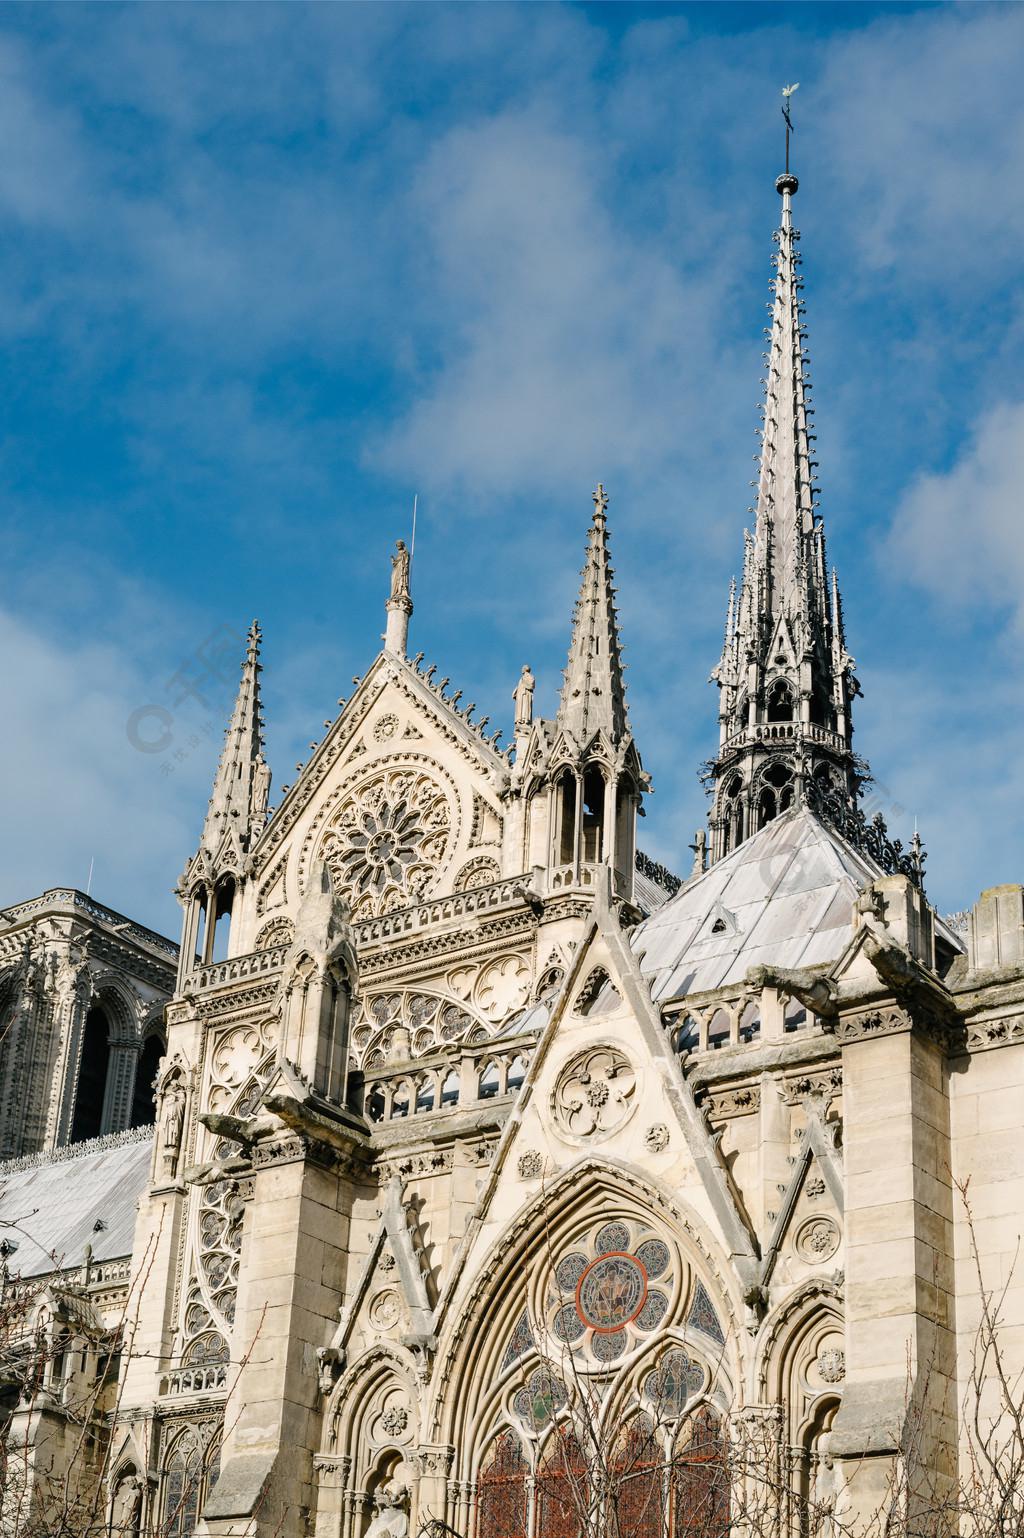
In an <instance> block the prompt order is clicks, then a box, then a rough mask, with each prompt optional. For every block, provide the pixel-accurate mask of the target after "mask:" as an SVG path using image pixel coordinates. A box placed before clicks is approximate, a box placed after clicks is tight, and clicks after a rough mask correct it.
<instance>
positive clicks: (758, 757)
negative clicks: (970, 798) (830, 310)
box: [711, 170, 859, 859]
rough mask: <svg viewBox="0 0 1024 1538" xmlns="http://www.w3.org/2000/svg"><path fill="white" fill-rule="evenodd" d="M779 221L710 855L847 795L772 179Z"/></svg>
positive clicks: (796, 290) (788, 185)
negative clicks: (753, 489)
mask: <svg viewBox="0 0 1024 1538" xmlns="http://www.w3.org/2000/svg"><path fill="white" fill-rule="evenodd" d="M775 186H776V189H777V191H778V192H779V194H780V195H781V197H782V219H781V223H780V226H779V228H778V230H777V231H776V232H775V236H774V239H775V243H776V245H777V247H778V250H777V253H776V255H775V257H774V258H773V261H774V265H775V280H774V284H773V290H774V299H773V304H772V323H771V328H770V330H769V331H768V332H767V333H766V334H767V336H768V337H769V339H770V349H769V352H768V353H767V354H766V355H765V356H766V359H767V377H766V378H765V380H764V381H763V387H764V391H765V404H764V406H763V407H762V408H761V410H762V414H763V423H762V427H761V454H760V468H759V477H758V481H757V507H756V518H755V525H754V533H753V536H751V535H750V534H749V533H747V534H745V536H744V560H743V577H742V581H741V583H740V590H739V598H738V601H737V600H735V599H734V596H733V593H732V592H730V599H729V615H728V621H727V625H726V636H725V645H724V648H723V652H722V659H721V661H720V662H719V664H718V666H717V668H716V669H715V671H714V673H713V674H712V679H713V681H714V682H715V683H717V684H718V687H719V690H720V692H721V698H720V705H719V723H720V742H719V751H718V757H717V758H716V759H714V760H713V762H712V765H711V772H712V779H713V784H714V797H715V799H714V805H713V808H712V813H711V834H712V858H713V859H718V858H720V857H721V856H722V855H723V854H724V853H726V852H727V851H728V850H729V849H731V848H733V847H735V845H736V844H737V843H739V842H740V841H741V840H742V839H744V838H746V837H747V836H748V835H749V834H751V833H753V832H756V830H757V829H758V828H759V827H761V826H763V825H764V823H765V822H769V821H771V819H772V818H773V817H775V816H777V815H778V814H779V812H782V811H785V810H786V809H787V808H788V807H789V806H791V805H793V804H794V803H795V802H797V801H800V800H802V799H803V798H804V796H805V794H806V792H807V787H808V784H809V783H810V782H811V781H812V780H813V781H814V782H815V783H816V784H817V785H818V786H819V787H820V788H822V789H825V788H830V789H831V790H833V791H837V792H840V793H841V794H842V795H843V796H845V797H846V798H848V799H849V800H850V801H851V802H852V801H854V800H855V799H856V794H857V785H858V780H859V776H858V771H857V763H856V760H855V758H854V755H853V747H852V736H853V731H852V726H851V722H850V700H851V698H852V697H853V695H854V694H856V693H857V692H858V687H857V682H856V679H855V678H854V677H853V672H852V669H853V658H852V657H850V656H849V655H848V653H847V652H846V648H845V641H844V638H843V632H842V618H841V613H840V609H839V590H838V586H837V584H836V581H835V577H834V574H833V579H832V584H831V587H830V585H829V580H828V575H827V567H826V561H825V533H824V527H823V524H822V521H821V518H820V516H819V514H818V512H817V510H816V499H817V495H818V493H817V490H816V488H815V479H816V478H815V475H814V470H815V467H816V462H815V461H814V460H813V459H812V458H811V454H812V447H811V446H812V444H813V442H814V433H813V432H812V431H811V427H810V422H811V418H812V416H813V410H812V408H811V407H810V405H809V404H808V399H807V396H808V391H809V389H810V385H809V382H808V376H807V365H808V360H807V356H806V353H805V350H804V342H805V339H806V336H807V332H806V330H805V328H804V324H803V316H804V304H803V301H802V299H801V297H800V295H801V291H802V289H803V281H802V279H801V278H800V276H799V269H800V266H801V257H800V254H799V231H798V230H796V229H794V227H793V196H794V194H795V193H796V190H797V186H798V183H797V179H796V177H795V176H794V175H792V173H791V172H789V171H788V170H787V171H786V172H785V173H784V174H783V175H782V176H780V177H779V178H778V180H777V181H776V183H775Z"/></svg>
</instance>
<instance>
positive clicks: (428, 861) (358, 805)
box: [322, 765, 457, 919]
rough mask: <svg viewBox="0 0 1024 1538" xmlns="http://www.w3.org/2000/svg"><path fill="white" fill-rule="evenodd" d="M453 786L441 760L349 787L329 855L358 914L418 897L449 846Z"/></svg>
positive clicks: (332, 827)
mask: <svg viewBox="0 0 1024 1538" xmlns="http://www.w3.org/2000/svg"><path fill="white" fill-rule="evenodd" d="M456 832H457V811H456V804H455V799H454V796H453V794H452V792H451V791H450V790H449V789H448V788H446V787H445V786H444V785H442V783H441V771H440V770H439V768H438V766H436V765H431V767H430V768H429V769H427V768H423V767H413V766H411V765H410V766H409V767H404V766H401V765H398V766H389V767H388V768H387V769H384V770H382V771H379V772H378V773H376V774H374V775H372V776H371V777H370V779H368V780H366V781H365V782H364V783H363V784H362V785H359V786H357V787H356V788H355V789H354V790H352V791H351V792H349V794H348V796H347V797H346V799H344V800H343V801H342V803H341V806H340V807H339V808H338V810H337V811H336V812H335V813H334V814H333V816H332V817H331V819H330V822H329V824H328V828H327V832H326V834H325V836H324V839H323V845H322V848H323V856H324V858H325V860H326V861H327V863H328V865H329V867H330V869H331V875H332V878H333V879H334V880H335V882H336V885H337V888H338V890H340V891H342V892H344V894H345V895H346V897H347V898H348V900H349V903H350V905H351V909H352V917H353V918H354V919H360V918H367V917H370V916H372V915H375V914H380V913H389V912H391V911H393V910H394V909H396V908H401V907H404V906H405V905H407V904H409V903H413V902H417V901H418V900H419V899H420V898H421V897H423V896H424V895H425V894H426V893H427V891H428V890H429V888H430V886H431V884H432V882H433V881H434V880H435V879H436V877H437V875H438V873H439V871H440V869H441V867H442V866H443V865H444V863H445V861H446V860H447V859H448V857H449V855H450V854H451V851H452V847H453V844H454V837H455V834H456Z"/></svg>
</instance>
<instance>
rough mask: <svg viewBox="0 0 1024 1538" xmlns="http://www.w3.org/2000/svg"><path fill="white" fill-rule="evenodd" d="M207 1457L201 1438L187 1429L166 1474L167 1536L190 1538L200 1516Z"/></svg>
mask: <svg viewBox="0 0 1024 1538" xmlns="http://www.w3.org/2000/svg"><path fill="white" fill-rule="evenodd" d="M202 1482H203V1460H202V1452H201V1449H200V1446H199V1438H198V1437H197V1436H196V1434H195V1432H194V1431H186V1432H184V1433H183V1434H182V1435H181V1436H180V1437H179V1438H178V1440H177V1441H176V1442H175V1444H174V1450H173V1451H172V1453H171V1455H170V1457H169V1458H168V1460H167V1470H166V1474H165V1476H164V1532H165V1533H166V1535H167V1538H189V1535H190V1534H191V1533H192V1532H194V1530H195V1525H196V1522H197V1521H198V1518H199V1497H200V1494H201V1487H202Z"/></svg>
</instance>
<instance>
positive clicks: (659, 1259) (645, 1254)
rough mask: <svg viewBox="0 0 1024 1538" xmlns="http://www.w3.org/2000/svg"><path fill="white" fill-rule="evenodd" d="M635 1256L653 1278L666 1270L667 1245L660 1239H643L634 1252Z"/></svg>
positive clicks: (667, 1259) (667, 1258) (667, 1260)
mask: <svg viewBox="0 0 1024 1538" xmlns="http://www.w3.org/2000/svg"><path fill="white" fill-rule="evenodd" d="M636 1258H637V1260H638V1261H639V1262H640V1264H641V1265H642V1266H643V1268H644V1270H645V1271H646V1272H647V1275H648V1276H649V1277H650V1278H651V1279H652V1280H653V1279H654V1277H656V1276H661V1275H662V1274H663V1273H664V1272H665V1271H667V1270H668V1263H669V1259H670V1256H669V1253H668V1245H667V1244H664V1243H663V1242H662V1240H661V1239H645V1240H644V1242H643V1244H641V1245H640V1247H639V1248H638V1250H637V1252H636Z"/></svg>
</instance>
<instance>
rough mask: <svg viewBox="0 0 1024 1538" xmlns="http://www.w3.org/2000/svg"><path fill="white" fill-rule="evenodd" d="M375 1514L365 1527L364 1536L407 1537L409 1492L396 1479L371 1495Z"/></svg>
mask: <svg viewBox="0 0 1024 1538" xmlns="http://www.w3.org/2000/svg"><path fill="white" fill-rule="evenodd" d="M373 1500H374V1505H375V1506H376V1507H377V1515H376V1516H375V1517H374V1519H373V1521H372V1522H371V1523H370V1525H369V1527H368V1528H367V1529H366V1538H408V1533H409V1514H408V1510H407V1507H408V1505H409V1492H408V1490H407V1489H406V1488H405V1486H404V1485H402V1484H400V1483H399V1482H398V1481H397V1480H392V1481H391V1483H390V1484H387V1485H384V1486H383V1487H382V1488H381V1489H380V1490H378V1491H377V1492H376V1494H375V1495H374V1497H373Z"/></svg>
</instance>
